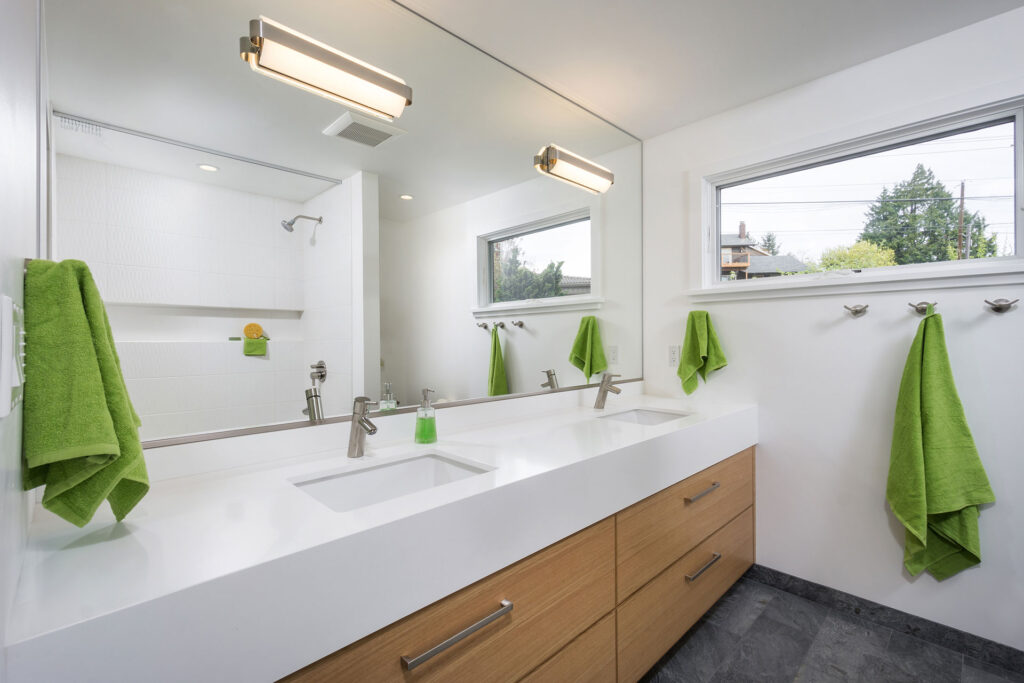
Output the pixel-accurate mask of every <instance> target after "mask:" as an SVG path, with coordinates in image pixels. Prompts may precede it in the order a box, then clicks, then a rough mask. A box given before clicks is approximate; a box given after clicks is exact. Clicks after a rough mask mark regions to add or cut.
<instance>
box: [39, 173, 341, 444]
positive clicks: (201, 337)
mask: <svg viewBox="0 0 1024 683" xmlns="http://www.w3.org/2000/svg"><path fill="white" fill-rule="evenodd" d="M349 194H350V193H349V191H348V189H347V188H346V187H345V186H344V185H343V186H339V187H336V188H332V189H331V190H328V191H327V192H325V193H323V194H322V195H320V196H318V197H315V198H314V199H313V200H311V201H310V202H308V203H307V204H306V205H303V204H299V203H296V202H289V201H285V200H280V199H274V198H270V197H264V196H261V195H256V194H251V193H246V192H239V191H235V190H229V189H224V188H220V187H213V186H208V185H203V184H200V183H194V182H190V181H186V180H180V179H177V178H171V177H168V176H162V175H159V174H154V173H149V172H145V171H139V170H136V169H130V168H125V167H121V166H114V165H111V164H106V163H101V162H96V161H91V160H86V159H81V158H78V157H71V156H67V155H58V157H57V184H56V196H57V216H56V221H57V230H56V239H55V258H57V259H66V258H77V259H81V260H83V261H85V262H86V263H88V264H89V266H90V268H91V270H92V271H93V273H94V275H95V278H96V281H97V284H98V286H99V288H100V292H101V294H102V295H103V298H104V301H105V302H106V303H107V306H108V310H109V311H110V314H111V322H112V327H113V330H114V337H115V340H116V342H117V348H118V353H119V355H120V357H121V364H122V370H123V371H124V376H125V380H126V382H127V384H128V390H129V393H130V395H131V397H132V401H133V403H134V405H135V409H136V411H137V412H138V413H139V415H140V417H141V418H142V428H141V431H140V433H141V436H142V438H143V440H150V439H158V438H163V437H167V436H178V435H182V434H192V433H201V432H209V431H219V430H225V429H236V428H240V427H248V426H255V425H263V424H268V423H274V422H292V421H296V420H303V419H305V417H304V416H303V414H302V409H303V408H305V400H304V393H303V392H304V390H305V388H306V387H307V386H308V385H309V367H308V366H309V364H311V363H314V362H316V361H317V360H320V359H326V360H327V361H328V368H329V375H328V381H327V383H326V384H325V385H324V389H323V391H324V401H325V409H326V410H327V411H328V414H337V413H339V412H344V411H346V410H347V406H348V405H350V404H351V393H352V392H351V331H350V328H351V320H350V318H351V313H350V298H351V283H350V282H349V268H348V267H346V266H347V265H348V263H349V261H350V258H351V255H350V250H351V247H350V243H351V239H350V235H349V232H350V230H351V222H352V216H351V199H350V197H349ZM307 209H316V210H318V211H320V212H321V213H322V214H323V215H324V225H323V226H321V227H320V228H319V231H318V235H317V238H316V240H313V239H312V227H311V224H309V223H308V222H300V223H298V224H297V225H296V228H295V232H293V233H288V232H285V231H284V230H282V229H281V226H280V221H281V220H282V219H283V218H290V217H291V216H294V215H296V214H299V213H310V210H307ZM317 215H319V214H317ZM311 268H313V269H317V268H319V269H321V270H322V272H320V273H319V274H317V273H316V272H314V277H313V278H312V280H311V282H310V283H306V282H305V281H304V279H303V273H304V272H310V269H311ZM311 284H315V287H313V288H312V290H311V291H307V290H308V289H310V288H309V286H308V285H311ZM307 295H312V296H313V298H312V299H311V300H310V305H311V306H312V307H313V309H312V310H305V309H306V308H307V306H306V297H307ZM300 311H302V313H299V312H300ZM261 312H263V313H262V314H261ZM249 320H253V321H256V322H259V323H261V324H262V325H263V326H264V328H265V329H266V330H267V334H268V335H269V336H270V338H271V341H270V342H269V343H268V355H267V356H265V357H252V356H249V357H247V356H244V355H243V354H242V343H241V342H240V341H228V337H229V336H239V335H241V334H242V326H243V325H244V324H245V322H248V321H249ZM310 354H312V355H310ZM314 356H316V357H314Z"/></svg>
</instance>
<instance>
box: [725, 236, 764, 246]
mask: <svg viewBox="0 0 1024 683" xmlns="http://www.w3.org/2000/svg"><path fill="white" fill-rule="evenodd" d="M755 244H757V242H755V241H754V240H752V239H750V238H749V237H743V238H741V237H740V235H739V233H737V232H734V233H732V234H731V235H728V234H725V233H722V246H723V247H752V246H754V245H755Z"/></svg>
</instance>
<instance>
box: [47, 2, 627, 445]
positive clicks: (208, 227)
mask: <svg viewBox="0 0 1024 683" xmlns="http://www.w3.org/2000/svg"><path fill="white" fill-rule="evenodd" d="M44 12H45V17H44V21H45V49H46V54H47V59H46V67H47V72H48V73H47V76H48V82H49V93H50V100H51V106H52V110H53V115H52V124H51V128H52V131H51V141H52V148H53V149H52V152H53V157H52V158H53V160H54V163H53V169H54V171H53V178H52V186H51V191H52V195H53V197H54V200H53V204H54V208H55V212H54V217H53V224H52V228H51V241H50V249H51V256H52V257H53V258H55V259H65V258H76V259H81V260H84V261H85V262H86V263H88V264H89V265H90V267H91V269H92V271H93V273H94V276H95V278H96V281H97V283H98V285H99V287H100V291H101V293H102V294H103V296H104V299H105V300H106V302H107V305H108V311H109V314H110V320H111V325H112V328H113V331H114V337H115V340H116V342H117V345H118V350H119V353H120V357H121V362H122V369H123V371H124V374H125V377H126V380H127V383H128V386H129V391H130V394H131V396H132V399H133V401H134V403H135V406H136V409H137V411H138V412H139V413H140V416H141V417H142V421H143V427H142V437H143V439H144V440H148V441H154V440H161V439H166V438H169V437H178V436H183V435H192V434H208V433H213V432H223V431H225V430H233V429H240V428H248V427H257V426H264V425H272V424H278V423H297V422H306V421H307V417H306V416H305V415H304V414H303V410H304V409H305V408H306V401H305V396H304V392H305V389H306V388H307V387H309V386H310V385H311V383H312V382H313V381H314V380H311V378H310V372H311V370H310V366H311V365H312V364H315V363H317V362H318V361H324V362H325V364H326V368H327V376H326V379H325V381H324V382H323V384H322V387H321V392H322V396H323V402H324V410H325V413H326V415H327V416H328V417H330V416H339V415H344V414H347V413H349V412H351V409H352V401H353V398H354V397H355V396H358V395H368V396H370V397H372V398H373V399H374V400H377V399H378V398H380V397H381V394H382V391H383V389H382V386H383V383H384V382H389V383H390V385H391V387H392V392H393V394H394V397H395V400H396V401H397V403H398V405H399V407H405V406H412V405H415V404H416V403H417V402H418V397H419V395H420V390H421V389H422V388H423V387H430V388H433V389H435V391H436V394H435V396H436V400H437V401H438V403H439V404H440V403H441V402H445V401H449V402H450V401H459V400H465V399H474V398H480V397H485V396H488V395H489V394H495V393H499V394H500V393H501V391H502V388H501V387H497V388H496V387H495V386H494V383H493V382H490V381H489V376H490V365H491V364H490V359H491V353H492V336H491V335H492V333H493V330H495V329H497V335H498V341H499V343H500V346H501V350H502V353H503V360H504V365H505V373H506V376H507V387H505V388H504V389H503V390H505V391H507V392H508V394H507V395H516V394H522V393H535V392H538V391H544V390H545V389H544V388H542V384H544V383H545V382H546V381H547V374H546V372H545V371H548V370H554V372H555V377H556V381H557V383H558V384H559V385H560V386H561V387H562V388H566V387H572V386H577V385H584V384H587V383H588V381H590V382H596V381H598V380H599V379H600V377H599V376H595V377H590V378H589V379H588V378H587V377H586V376H585V375H584V374H583V372H581V371H580V370H579V369H577V367H575V366H574V365H573V364H572V363H570V362H569V356H570V350H571V348H572V345H573V341H574V339H575V337H576V334H577V330H578V329H579V327H580V320H581V318H582V317H583V316H589V315H593V316H595V317H596V318H597V321H598V326H599V329H600V334H601V337H602V340H603V344H604V349H605V355H606V358H607V360H608V365H609V368H608V371H609V372H613V373H616V374H619V375H621V376H622V377H623V378H624V379H628V378H638V377H640V376H641V374H642V360H641V338H640V330H641V150H640V143H639V141H638V140H636V139H635V138H633V137H631V136H630V135H628V134H626V133H624V132H623V131H621V130H619V129H617V128H616V127H614V126H612V125H610V124H609V123H607V122H605V121H603V120H601V119H599V118H598V117H596V116H594V115H592V114H590V113H588V112H587V111H585V110H583V109H581V108H580V107H578V106H576V105H574V104H572V103H571V102H569V101H568V100H566V99H565V98H563V97H561V96H559V95H558V94H556V93H554V92H552V91H550V90H548V89H546V88H544V87H542V86H540V85H538V84H537V83H535V82H533V81H531V80H530V79H528V78H526V77H525V76H523V75H521V74H519V73H517V72H516V71H514V70H512V69H510V68H508V67H507V66H505V65H503V64H502V63H500V62H498V61H496V60H495V59H493V58H491V57H489V56H488V55H486V54H484V53H482V52H480V51H478V50H476V49H475V48H473V47H472V46H470V45H469V44H467V43H465V42H463V41H462V40H460V39H459V38H457V37H455V36H453V35H451V34H449V33H447V32H445V31H444V30H442V29H440V28H438V27H437V26H434V25H432V24H431V23H429V22H428V21H426V20H424V19H422V18H421V17H419V16H417V15H415V14H414V13H412V12H410V11H408V10H407V9H405V8H403V7H402V6H400V5H397V4H394V3H392V2H388V1H386V0H341V1H338V2H329V3H327V2H317V1H314V0H298V1H295V0H291V1H289V2H284V1H281V0H269V1H267V0H264V1H262V2H258V3H257V2H251V1H249V0H219V1H218V2H209V1H207V0H182V1H180V2H174V3H154V2H136V1H132V0H97V1H95V2H79V1H78V0H48V1H47V2H46V3H45V8H44ZM260 15H264V16H266V17H268V18H270V19H273V20H274V21H276V22H280V24H283V25H285V26H287V27H289V28H292V29H294V30H296V31H299V32H301V33H304V34H306V35H308V36H310V37H312V38H315V39H316V40H318V41H322V42H323V43H325V44H327V45H330V46H332V47H334V48H336V49H338V50H341V51H343V52H345V53H347V54H349V55H352V56H354V57H357V58H358V59H360V60H363V61H365V62H367V63H369V64H371V65H373V66H374V67H377V68H379V69H383V70H384V71H387V72H389V73H391V74H395V75H396V76H399V77H400V78H401V79H403V80H404V81H405V82H406V83H407V84H408V85H409V86H410V87H411V88H412V93H413V94H412V104H411V106H408V107H406V108H405V110H404V112H403V113H402V114H401V116H400V117H398V118H397V119H395V120H394V122H393V123H391V124H390V127H389V128H386V129H385V130H381V129H380V126H374V125H370V124H367V120H366V119H361V118H360V117H359V116H358V115H353V114H351V113H349V111H350V110H348V109H346V108H345V107H344V106H342V105H340V104H338V103H336V102H333V101H330V100H328V99H325V98H323V97H318V96H316V95H315V94H312V93H310V92H307V91H305V90H302V89H300V88H297V87H293V86H291V85H289V84H286V83H282V82H280V81H279V80H275V79H272V78H266V77H264V76H263V75H261V74H259V73H256V72H254V71H253V70H252V69H250V68H249V66H248V65H247V64H246V63H245V62H244V61H242V60H241V59H240V58H239V37H240V36H243V35H246V34H248V31H249V22H250V20H251V19H255V18H257V17H258V16H260ZM552 143H554V144H557V145H558V146H559V147H561V148H564V149H566V150H571V151H572V152H574V153H576V154H578V155H580V156H583V157H586V158H587V159H589V160H591V161H592V162H594V163H596V164H599V165H600V166H603V167H606V168H607V169H609V170H611V171H612V172H613V173H614V184H613V185H612V186H611V188H610V189H608V190H607V191H606V192H604V193H601V194H591V193H589V192H586V191H584V190H582V189H580V188H578V187H576V186H573V185H571V184H568V183H563V182H558V181H556V180H555V179H554V178H552V177H550V176H547V175H544V174H540V173H538V172H537V170H536V169H535V168H534V155H536V154H537V153H538V150H540V149H541V148H542V147H545V146H546V145H549V144H552ZM297 216H310V217H312V218H314V219H316V218H320V217H322V221H320V222H317V221H316V220H310V219H307V218H298V219H297V220H293V219H295V218H296V217H297ZM249 323H257V324H258V325H259V326H260V327H261V328H262V330H263V333H264V335H265V336H266V337H268V338H269V340H268V341H266V352H265V353H264V354H262V355H245V346H246V345H245V343H244V342H243V341H241V340H240V339H239V338H241V337H244V330H245V327H246V325H248V324H249ZM251 346H260V343H256V344H251ZM249 351H250V353H257V354H259V353H260V351H261V349H259V348H255V349H254V348H250V349H249ZM502 395H504V394H502Z"/></svg>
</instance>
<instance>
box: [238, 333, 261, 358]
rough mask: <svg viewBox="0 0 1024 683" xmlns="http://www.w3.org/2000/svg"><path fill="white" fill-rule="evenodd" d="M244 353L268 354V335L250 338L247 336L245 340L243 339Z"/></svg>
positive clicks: (247, 354) (250, 354)
mask: <svg viewBox="0 0 1024 683" xmlns="http://www.w3.org/2000/svg"><path fill="white" fill-rule="evenodd" d="M242 353H243V354H244V355H246V356H265V355H267V339H266V337H260V338H259V339H249V338H248V337H246V338H245V340H243V341H242Z"/></svg>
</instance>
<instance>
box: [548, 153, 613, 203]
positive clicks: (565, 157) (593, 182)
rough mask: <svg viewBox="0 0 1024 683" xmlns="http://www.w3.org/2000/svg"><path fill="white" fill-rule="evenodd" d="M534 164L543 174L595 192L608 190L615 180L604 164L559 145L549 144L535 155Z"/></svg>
mask: <svg viewBox="0 0 1024 683" xmlns="http://www.w3.org/2000/svg"><path fill="white" fill-rule="evenodd" d="M533 166H534V168H536V169H537V170H538V171H539V172H541V173H543V174H546V175H550V176H552V177H554V178H557V179H558V180H561V181H563V182H566V183H569V184H570V185H575V186H576V187H579V188H582V189H584V190H586V191H587V192H592V193H593V194H601V193H603V192H607V191H608V188H610V187H611V186H612V183H614V182H615V174H614V173H612V172H611V171H609V170H608V169H607V168H605V167H604V166H600V165H598V164H595V163H594V162H593V161H590V160H588V159H584V158H583V157H581V156H579V155H578V154H573V153H572V152H570V151H568V150H566V149H562V148H561V147H559V146H558V145H548V146H547V147H544V148H542V149H541V150H540V151H539V152H537V155H536V156H535V157H533Z"/></svg>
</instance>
